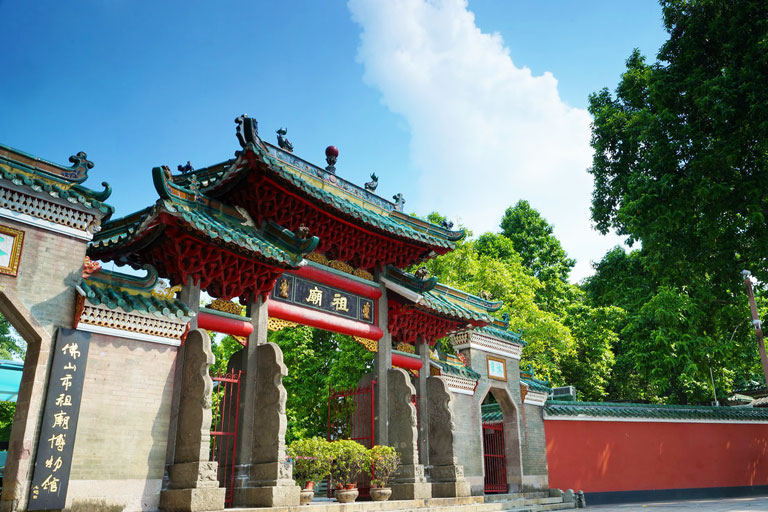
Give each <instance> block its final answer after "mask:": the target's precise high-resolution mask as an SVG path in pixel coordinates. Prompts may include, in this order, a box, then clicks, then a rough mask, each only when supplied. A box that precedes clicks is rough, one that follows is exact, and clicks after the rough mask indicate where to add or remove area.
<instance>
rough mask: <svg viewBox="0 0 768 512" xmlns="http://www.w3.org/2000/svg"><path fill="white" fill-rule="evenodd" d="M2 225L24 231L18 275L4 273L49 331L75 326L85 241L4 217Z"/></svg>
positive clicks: (1, 280)
mask: <svg viewBox="0 0 768 512" xmlns="http://www.w3.org/2000/svg"><path fill="white" fill-rule="evenodd" d="M0 225H3V226H8V227H10V228H13V229H19V230H21V231H24V242H23V245H22V249H21V261H20V263H19V272H18V276H16V277H13V276H9V275H5V274H2V275H0V285H6V286H8V288H9V289H10V290H12V291H13V292H14V293H15V294H16V295H17V296H18V297H19V299H21V301H22V303H24V305H25V306H26V307H27V308H28V309H29V310H30V312H31V313H32V315H33V316H34V317H35V319H36V320H37V321H38V322H39V323H40V325H42V326H43V327H44V328H45V329H46V330H47V331H48V332H50V333H52V332H53V330H54V326H62V327H72V323H73V318H74V312H75V294H76V292H75V289H74V288H73V286H74V285H75V284H76V283H77V280H78V279H79V278H80V274H81V271H82V267H83V260H84V259H85V249H86V242H85V240H79V239H76V238H73V237H70V236H66V235H62V234H59V233H54V232H53V231H48V230H45V229H41V228H38V227H35V226H31V225H29V224H21V223H18V222H14V221H12V220H9V219H5V218H0Z"/></svg>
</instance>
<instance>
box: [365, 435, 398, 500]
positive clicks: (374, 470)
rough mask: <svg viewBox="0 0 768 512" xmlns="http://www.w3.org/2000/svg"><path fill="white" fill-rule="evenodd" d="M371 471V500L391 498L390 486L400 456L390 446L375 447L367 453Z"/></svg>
mask: <svg viewBox="0 0 768 512" xmlns="http://www.w3.org/2000/svg"><path fill="white" fill-rule="evenodd" d="M367 456H368V457H367V458H368V461H367V463H368V467H369V468H370V470H371V499H372V500H373V501H386V500H388V499H389V497H390V496H392V489H391V488H390V484H391V483H392V479H393V478H394V477H395V473H396V472H397V467H398V466H399V465H400V454H399V453H397V450H395V449H394V448H393V447H391V446H382V445H376V446H374V447H373V448H371V449H370V450H368V453H367Z"/></svg>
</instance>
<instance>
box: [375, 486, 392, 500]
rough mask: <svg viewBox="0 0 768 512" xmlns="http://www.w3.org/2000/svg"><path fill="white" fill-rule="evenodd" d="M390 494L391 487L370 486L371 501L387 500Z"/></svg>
mask: <svg viewBox="0 0 768 512" xmlns="http://www.w3.org/2000/svg"><path fill="white" fill-rule="evenodd" d="M390 496H392V489H391V488H389V487H371V499H372V500H373V501H387V500H388V499H389V497H390Z"/></svg>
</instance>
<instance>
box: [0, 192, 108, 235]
mask: <svg viewBox="0 0 768 512" xmlns="http://www.w3.org/2000/svg"><path fill="white" fill-rule="evenodd" d="M3 209H4V210H8V211H9V213H7V214H5V215H3V216H4V217H10V218H14V219H17V220H20V221H21V222H24V221H27V222H29V219H30V218H31V219H40V220H43V221H46V224H42V225H41V227H50V226H49V224H48V223H52V224H54V225H59V226H62V227H65V228H69V230H74V231H76V232H79V233H80V234H81V235H83V236H86V235H87V238H88V239H90V238H91V237H92V236H93V233H96V232H97V231H99V229H100V225H99V222H100V221H99V219H98V218H97V217H96V216H95V215H94V214H92V213H89V212H84V211H81V210H78V209H75V208H69V207H67V206H63V205H61V204H58V203H55V202H53V201H46V200H45V199H42V198H39V197H34V196H31V195H28V194H24V193H21V192H18V191H15V190H11V189H8V188H5V187H0V212H1V211H2V210H3ZM10 212H15V213H16V215H13V214H11V213H10Z"/></svg>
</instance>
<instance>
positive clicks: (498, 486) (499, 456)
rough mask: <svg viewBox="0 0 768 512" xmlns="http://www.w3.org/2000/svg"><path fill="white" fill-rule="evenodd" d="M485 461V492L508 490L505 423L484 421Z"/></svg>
mask: <svg viewBox="0 0 768 512" xmlns="http://www.w3.org/2000/svg"><path fill="white" fill-rule="evenodd" d="M483 462H484V464H485V492H486V493H504V492H507V464H506V460H505V458H504V424H503V423H483Z"/></svg>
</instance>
